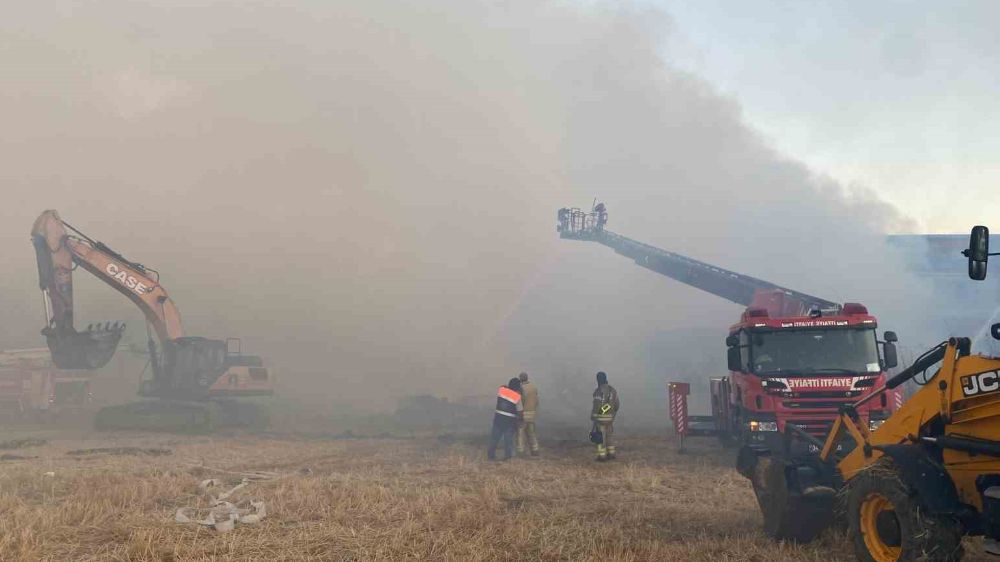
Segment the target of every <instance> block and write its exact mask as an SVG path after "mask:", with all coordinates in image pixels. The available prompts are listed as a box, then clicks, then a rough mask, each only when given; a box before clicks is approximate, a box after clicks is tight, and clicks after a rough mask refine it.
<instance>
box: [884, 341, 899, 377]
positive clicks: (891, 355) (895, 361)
mask: <svg viewBox="0 0 1000 562" xmlns="http://www.w3.org/2000/svg"><path fill="white" fill-rule="evenodd" d="M890 333H891V332H890ZM885 340H886V341H885V343H883V344H882V362H883V363H885V364H884V365H883V366H882V367H883V368H885V369H891V368H893V367H895V366H896V365H899V357H898V356H897V355H896V344H894V343H892V342H891V341H889V338H888V337H886V338H885Z"/></svg>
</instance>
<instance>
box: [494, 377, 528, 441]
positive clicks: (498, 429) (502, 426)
mask: <svg viewBox="0 0 1000 562" xmlns="http://www.w3.org/2000/svg"><path fill="white" fill-rule="evenodd" d="M523 416H524V402H523V401H522V400H521V381H520V380H519V379H516V378H514V379H510V382H508V383H507V385H506V386H501V387H500V389H499V390H497V407H496V411H495V412H494V413H493V431H492V433H491V434H490V448H489V450H488V451H487V452H486V456H487V457H488V458H489V459H490V460H491V461H495V460H496V458H497V456H496V449H497V445H499V444H500V440H501V439H502V440H503V447H504V458H503V460H510V458H511V457H512V456H514V434H515V433H517V424H518V423H519V422H520V421H521V419H522V418H523Z"/></svg>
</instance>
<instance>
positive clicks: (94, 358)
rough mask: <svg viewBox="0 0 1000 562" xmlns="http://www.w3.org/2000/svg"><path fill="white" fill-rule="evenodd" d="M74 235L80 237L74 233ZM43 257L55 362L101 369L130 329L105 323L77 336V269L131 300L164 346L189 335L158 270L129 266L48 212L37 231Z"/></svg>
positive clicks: (41, 274)
mask: <svg viewBox="0 0 1000 562" xmlns="http://www.w3.org/2000/svg"><path fill="white" fill-rule="evenodd" d="M69 231H73V233H74V234H70V232H69ZM31 237H32V242H33V244H34V246H35V252H36V255H37V258H38V283H39V288H40V289H41V290H42V293H43V295H44V302H45V305H46V322H47V325H46V327H45V328H44V329H43V330H42V333H43V334H44V335H45V336H46V340H47V343H48V345H49V350H50V351H51V352H52V358H53V361H55V363H56V365H57V366H59V367H60V368H63V369H95V368H99V367H102V366H103V365H105V364H106V363H107V362H108V361H110V360H111V357H112V356H113V355H114V352H115V349H116V348H117V346H118V342H119V341H120V340H121V337H122V335H123V334H124V330H125V325H124V324H119V323H114V324H111V323H105V324H104V326H101V325H100V324H98V325H97V326H96V327H94V326H93V325H91V326H88V328H87V329H86V330H85V331H82V332H81V331H77V330H76V328H75V326H74V310H73V270H74V269H76V267H77V266H79V267H82V268H83V269H85V270H86V271H88V272H90V273H91V274H93V275H94V276H95V277H97V278H98V279H100V280H101V281H103V282H104V283H106V284H107V285H109V286H111V287H112V288H113V289H115V290H116V291H118V292H119V293H121V294H123V295H125V296H126V297H128V299H129V300H131V301H132V302H133V303H135V305H136V306H138V307H139V309H140V310H142V312H143V314H144V315H145V317H146V320H147V321H148V322H149V324H150V326H152V328H153V330H154V331H155V332H156V335H157V337H158V338H159V339H160V341H161V343H163V344H165V343H166V342H169V341H173V340H176V339H178V338H181V337H182V336H183V335H184V329H183V326H182V325H181V317H180V311H179V310H178V309H177V306H176V305H175V304H174V302H173V301H172V300H171V299H170V297H169V296H168V295H167V291H166V290H165V289H164V288H163V287H162V286H161V285H160V283H159V280H158V277H159V276H158V275H157V274H156V272H155V271H153V270H151V269H148V268H146V267H144V266H143V265H142V264H139V263H135V262H132V261H129V260H128V259H126V258H125V257H124V256H122V255H121V254H119V253H117V252H115V251H114V250H112V249H111V248H109V247H108V246H106V245H105V244H102V243H100V242H97V241H95V240H93V239H91V238H89V237H87V236H86V235H84V234H83V233H81V232H79V231H78V230H76V229H74V228H73V227H72V226H70V225H69V224H67V223H66V222H64V221H63V220H62V219H61V218H60V217H59V213H57V212H56V211H53V210H49V211H45V212H43V213H42V214H41V215H40V216H39V217H38V219H37V220H35V224H34V226H33V227H32V229H31Z"/></svg>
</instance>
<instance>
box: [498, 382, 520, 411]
mask: <svg viewBox="0 0 1000 562" xmlns="http://www.w3.org/2000/svg"><path fill="white" fill-rule="evenodd" d="M523 410H524V404H523V403H522V402H521V394H520V393H519V392H517V391H516V390H513V389H510V388H507V387H506V386H501V387H500V390H498V391H497V410H496V413H497V414H499V415H501V416H507V417H511V418H516V417H517V415H518V414H519V413H520V412H522V411H523Z"/></svg>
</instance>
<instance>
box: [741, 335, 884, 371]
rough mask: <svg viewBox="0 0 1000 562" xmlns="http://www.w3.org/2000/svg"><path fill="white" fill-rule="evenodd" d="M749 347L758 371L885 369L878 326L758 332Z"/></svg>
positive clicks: (751, 339) (752, 360) (755, 368)
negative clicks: (879, 352)
mask: <svg viewBox="0 0 1000 562" xmlns="http://www.w3.org/2000/svg"><path fill="white" fill-rule="evenodd" d="M749 349H750V359H751V363H752V367H753V372H754V373H756V374H758V375H783V376H796V375H803V376H808V375H834V374H845V375H859V374H868V373H878V372H880V371H881V370H882V368H881V364H880V362H879V355H878V344H877V341H876V336H875V329H874V328H838V329H809V330H774V331H761V332H754V333H753V334H751V336H750V347H749Z"/></svg>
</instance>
